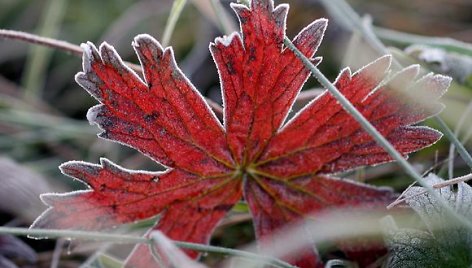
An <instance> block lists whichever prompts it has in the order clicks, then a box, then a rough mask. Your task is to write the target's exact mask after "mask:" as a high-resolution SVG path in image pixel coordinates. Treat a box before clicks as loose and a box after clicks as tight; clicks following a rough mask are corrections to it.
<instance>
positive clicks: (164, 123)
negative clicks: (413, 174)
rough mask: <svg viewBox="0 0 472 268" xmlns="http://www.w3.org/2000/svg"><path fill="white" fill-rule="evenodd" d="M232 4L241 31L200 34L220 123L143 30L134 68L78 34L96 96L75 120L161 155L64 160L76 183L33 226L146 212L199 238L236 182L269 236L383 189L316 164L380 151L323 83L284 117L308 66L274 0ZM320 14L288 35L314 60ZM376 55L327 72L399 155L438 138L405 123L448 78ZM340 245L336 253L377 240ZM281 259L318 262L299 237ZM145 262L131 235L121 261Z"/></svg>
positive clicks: (386, 194)
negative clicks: (130, 165) (143, 160)
mask: <svg viewBox="0 0 472 268" xmlns="http://www.w3.org/2000/svg"><path fill="white" fill-rule="evenodd" d="M232 7H233V9H234V10H235V11H236V13H237V14H238V17H239V19H240V22H241V29H242V34H241V35H240V34H237V33H235V34H232V35H231V36H229V37H223V38H217V39H216V40H215V43H214V44H211V46H210V50H211V52H212V55H213V57H214V59H215V62H216V64H217V67H218V71H219V74H220V79H221V85H222V91H223V92H222V93H223V94H222V95H223V101H224V115H225V116H224V124H223V125H224V127H223V126H222V125H221V124H220V122H219V121H218V120H217V119H216V117H215V115H214V114H213V113H212V112H211V110H210V109H209V107H208V105H207V104H206V103H205V101H204V99H203V98H202V96H201V95H200V94H199V93H198V91H197V90H196V89H195V88H194V87H193V85H192V84H191V83H190V81H189V80H188V79H187V78H186V77H185V76H184V75H183V74H182V72H181V71H180V69H179V68H178V67H177V65H176V63H175V61H174V57H173V53H172V50H171V49H170V48H166V49H163V48H162V47H161V46H160V44H159V43H158V42H157V41H155V40H154V39H153V38H152V37H150V36H148V35H139V36H137V37H136V38H135V41H134V42H133V46H134V48H135V50H136V53H137V54H138V56H139V59H140V61H141V65H142V67H143V72H144V73H143V74H144V81H143V80H141V79H140V78H139V76H138V75H137V74H135V73H134V72H133V71H131V70H130V69H128V68H127V67H126V66H125V65H124V64H123V62H122V61H121V59H120V57H119V56H118V54H117V53H116V52H115V50H114V49H113V48H112V47H111V46H109V45H107V44H106V43H104V44H102V45H101V46H100V49H99V50H97V49H96V48H95V46H94V45H93V44H91V43H88V44H86V45H83V48H84V60H83V62H84V64H83V69H84V71H83V72H81V73H79V74H78V75H77V76H76V80H77V82H78V83H79V84H80V85H81V86H82V87H84V88H85V89H86V90H87V91H88V92H89V93H90V94H91V95H92V96H94V97H95V98H96V99H97V100H98V101H99V102H100V104H99V105H97V106H95V107H93V108H91V109H90V111H89V113H88V115H87V117H88V119H89V121H90V122H91V123H96V124H97V125H99V126H100V128H101V129H103V132H102V133H101V134H100V136H101V137H103V138H106V139H110V140H113V141H117V142H120V143H123V144H125V145H128V146H131V147H133V148H135V149H137V150H139V151H140V152H142V153H144V154H146V155H147V156H149V157H150V158H152V159H153V160H155V161H156V162H158V163H160V164H162V165H165V166H166V167H168V169H167V171H165V172H146V171H130V170H126V169H124V168H121V167H118V166H116V165H115V164H112V163H111V162H109V161H108V160H105V159H102V160H101V164H100V165H94V164H89V163H84V162H68V163H65V164H63V165H62V166H61V170H62V171H63V173H64V174H66V175H69V176H71V177H73V178H77V179H79V180H81V181H82V182H84V183H85V184H86V185H87V186H88V187H89V189H88V190H85V191H77V192H72V193H67V194H47V195H43V196H42V198H43V201H44V202H45V203H46V204H48V205H49V206H50V208H49V209H48V210H47V211H46V212H45V213H43V215H42V216H41V217H39V218H38V219H37V221H36V222H35V223H34V224H33V225H32V227H33V228H35V227H39V228H70V229H84V230H92V229H106V228H111V227H113V226H116V225H118V224H123V223H129V222H134V221H136V220H141V219H145V218H150V217H152V216H154V215H157V214H160V215H161V217H160V219H159V221H158V222H157V223H156V226H155V227H154V228H152V229H158V230H161V231H162V232H163V233H164V234H166V235H167V236H168V237H170V238H171V239H175V240H182V241H189V242H197V243H208V242H209V239H210V236H211V233H212V231H213V229H214V228H215V227H216V226H217V224H218V222H219V221H220V220H221V219H222V218H223V217H224V215H225V214H226V212H227V211H228V210H230V209H231V207H232V206H233V205H234V204H235V203H236V202H237V201H239V200H240V199H241V197H242V196H243V194H244V197H245V199H246V201H247V202H248V204H249V207H250V210H251V213H252V215H253V218H254V226H255V230H256V235H257V237H258V238H264V239H263V240H264V241H269V242H265V243H264V245H261V246H271V245H270V235H271V234H272V233H273V232H274V231H276V230H278V229H279V228H281V227H282V226H284V225H286V224H288V223H293V222H296V221H298V220H300V219H303V218H304V217H305V215H307V214H310V215H315V216H316V215H317V214H319V213H321V212H323V211H324V210H326V209H330V208H334V207H352V208H354V207H364V208H365V207H367V208H378V207H382V206H385V204H386V203H388V202H390V201H391V200H392V199H393V198H394V197H395V194H394V193H393V192H392V191H391V190H389V189H385V188H375V187H372V186H369V185H365V184H361V183H356V182H351V181H348V180H341V179H339V178H335V177H333V176H328V174H331V173H336V172H342V171H346V170H349V169H353V168H358V167H360V166H364V165H376V164H380V163H384V162H387V161H391V160H392V158H391V157H390V156H389V155H388V154H387V153H386V152H384V150H383V149H382V148H381V147H379V146H378V145H377V144H376V143H375V142H374V141H373V139H372V138H371V137H370V136H369V135H368V134H367V133H366V132H365V131H364V130H363V129H362V128H361V127H360V125H359V124H358V123H357V122H356V121H355V120H354V119H353V118H352V117H351V116H350V115H349V114H348V113H347V112H345V111H344V109H343V108H342V107H341V106H340V105H339V104H338V103H337V101H336V100H335V99H334V98H333V97H332V96H331V95H330V94H329V93H327V92H325V93H323V94H322V95H321V96H319V97H318V98H316V99H315V100H313V101H312V102H311V103H309V104H308V105H307V106H306V107H305V108H304V109H303V110H302V111H300V112H299V113H298V114H297V115H296V116H295V117H294V118H293V119H292V120H290V122H287V123H284V121H285V119H286V117H287V114H288V112H289V110H290V109H291V106H292V104H293V102H294V101H295V98H296V96H297V94H298V92H299V91H300V89H301V87H302V85H303V84H304V82H305V80H306V79H307V78H308V76H309V71H308V70H307V69H306V68H305V67H304V66H303V64H302V63H301V61H300V60H299V59H298V58H297V57H296V56H295V55H294V54H293V52H292V51H290V50H289V49H287V48H285V47H284V46H283V40H284V37H285V32H284V29H285V20H286V14H287V10H288V6H287V5H279V6H278V7H276V8H274V6H273V1H272V0H253V1H252V5H251V7H250V8H248V7H245V6H243V5H239V4H232ZM326 23H327V21H326V20H324V19H320V20H317V21H315V22H313V23H312V24H310V25H309V26H307V27H306V28H305V29H303V30H302V31H301V33H300V34H299V35H298V36H297V37H296V38H295V39H294V41H293V42H294V44H295V45H296V46H297V47H298V48H299V49H300V50H301V51H302V52H303V53H304V54H305V55H306V56H307V57H309V58H311V59H312V60H313V62H315V63H317V62H319V60H318V59H317V58H313V56H314V53H315V51H316V49H317V48H318V46H319V44H320V42H321V39H322V36H323V33H324V30H325V28H326ZM389 65H390V57H382V58H380V59H378V60H377V61H375V62H373V63H371V64H369V65H368V66H366V67H365V68H363V69H361V70H360V71H358V72H357V73H355V74H351V72H350V70H349V69H346V70H344V71H342V72H341V74H340V75H339V77H338V79H337V80H336V82H335V85H336V87H337V88H338V89H339V90H340V91H341V92H342V93H343V94H344V95H345V96H346V97H347V98H348V99H349V100H350V101H351V102H352V103H353V104H354V106H355V107H356V108H357V109H358V110H359V111H360V112H362V114H363V115H364V116H365V117H366V118H367V119H369V120H370V121H371V122H372V124H373V125H374V126H375V127H376V128H377V129H378V130H379V131H380V132H381V133H382V134H383V135H385V137H386V138H387V139H388V140H389V141H390V142H391V143H392V144H393V145H394V146H395V148H396V149H397V150H398V151H399V152H401V153H402V154H403V155H405V156H406V155H407V154H408V153H410V152H413V151H417V150H419V149H421V148H424V147H426V146H429V145H431V144H433V143H434V142H436V141H437V140H438V139H439V138H440V136H441V135H440V133H438V132H437V131H435V130H432V129H430V128H427V127H419V126H412V124H416V123H418V122H420V121H422V120H424V119H425V118H428V117H430V116H432V115H434V114H436V113H438V112H439V111H440V110H441V109H442V105H441V104H440V103H438V101H437V100H438V99H439V97H440V96H441V95H442V94H443V92H444V91H445V90H446V88H447V87H448V85H449V78H446V77H443V76H439V75H427V76H425V77H423V78H420V79H417V80H415V79H416V76H417V74H418V67H416V66H412V67H409V68H406V69H404V70H403V71H401V72H400V73H399V74H397V75H396V76H395V77H394V78H393V79H391V80H389V81H388V82H386V83H382V80H383V79H384V77H385V76H386V73H387V71H388V69H389ZM379 85H381V86H379ZM410 95H413V96H415V95H418V96H420V97H418V96H416V97H412V98H410V97H409V96H410ZM424 104H427V105H426V106H425V105H424ZM151 231H152V230H149V232H148V234H149V233H150V232H151ZM307 235H309V234H307ZM340 248H342V249H345V250H346V251H347V253H348V255H349V253H350V256H366V254H365V252H366V250H368V251H370V252H379V251H378V248H372V247H371V248H368V249H365V248H349V247H346V246H345V245H343V244H340ZM186 252H187V254H188V255H189V256H191V257H197V256H198V253H197V252H194V251H189V250H187V251H186ZM290 261H291V262H293V263H295V264H297V265H299V266H300V267H315V266H322V263H321V260H320V258H319V256H318V253H317V251H316V249H310V248H307V249H305V250H304V251H303V253H302V254H301V255H300V256H298V257H294V258H292V259H290ZM359 261H361V263H364V262H365V259H364V260H359ZM153 262H154V259H153V257H152V256H151V254H150V251H149V250H148V248H147V246H144V245H141V246H138V247H136V249H135V250H134V251H133V254H132V255H131V256H130V257H129V258H128V260H127V265H128V266H129V267H149V266H151V265H152V264H153Z"/></svg>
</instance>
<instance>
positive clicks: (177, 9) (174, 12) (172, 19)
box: [161, 0, 187, 47]
mask: <svg viewBox="0 0 472 268" xmlns="http://www.w3.org/2000/svg"><path fill="white" fill-rule="evenodd" d="M186 3H187V0H174V4H173V5H172V8H171V10H170V14H169V17H168V18H167V23H166V28H165V29H164V35H163V37H162V41H161V44H162V46H163V47H167V46H168V45H169V42H170V38H171V36H172V33H173V32H174V29H175V25H176V24H177V21H178V20H179V17H180V14H181V13H182V10H183V9H184V7H185V4H186Z"/></svg>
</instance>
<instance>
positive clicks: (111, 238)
mask: <svg viewBox="0 0 472 268" xmlns="http://www.w3.org/2000/svg"><path fill="white" fill-rule="evenodd" d="M0 234H12V235H22V236H34V237H40V238H65V239H81V240H92V241H107V242H114V243H120V244H152V243H154V240H153V239H150V238H145V237H138V236H132V235H121V234H109V233H102V232H89V231H74V230H56V229H28V228H15V227H1V226H0ZM173 242H174V244H175V245H176V246H177V247H179V248H182V249H191V250H196V251H199V252H211V253H216V254H221V255H231V256H237V257H241V258H245V259H249V260H256V261H258V262H263V263H266V264H269V265H271V266H273V267H279V268H296V267H295V266H293V265H291V264H288V263H286V262H284V261H282V260H279V259H275V258H272V257H266V256H261V255H258V254H255V253H251V252H247V251H242V250H237V249H229V248H224V247H217V246H209V245H204V244H197V243H190V242H180V241H173Z"/></svg>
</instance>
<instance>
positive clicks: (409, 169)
mask: <svg viewBox="0 0 472 268" xmlns="http://www.w3.org/2000/svg"><path fill="white" fill-rule="evenodd" d="M284 44H285V45H286V46H287V47H288V48H289V49H290V50H292V51H293V52H294V53H295V55H296V56H297V57H298V58H299V59H300V60H301V61H302V62H303V64H304V65H305V66H306V67H307V68H308V69H309V70H310V71H311V72H312V73H313V75H314V76H315V77H316V78H317V79H318V81H319V82H320V83H321V85H322V86H324V87H325V88H326V89H327V90H328V91H329V92H330V93H331V94H332V95H333V96H334V97H335V98H336V100H337V101H338V102H339V103H340V104H341V105H342V107H343V108H344V109H345V110H346V111H347V112H348V113H349V114H351V115H352V117H354V118H355V120H356V121H357V122H358V123H359V124H360V125H361V126H362V128H363V129H364V130H365V131H366V132H367V133H369V135H370V136H371V137H372V138H374V140H375V141H376V142H377V143H378V144H379V145H380V146H382V148H384V150H385V151H387V152H388V153H389V154H390V155H391V156H392V158H393V159H395V160H397V161H398V163H399V164H400V165H401V166H402V167H403V169H404V170H405V171H406V173H407V174H408V175H410V176H411V177H412V178H414V179H415V180H416V181H417V182H418V183H419V184H420V185H421V186H423V187H424V188H425V189H426V190H427V191H428V192H429V193H430V194H431V196H433V197H434V198H436V199H437V200H438V202H439V204H440V205H441V206H443V207H444V209H445V210H446V212H447V213H448V214H450V216H452V217H453V218H455V219H457V220H458V221H459V222H461V223H462V224H464V225H465V226H467V227H468V228H469V229H470V230H472V222H469V221H468V220H467V219H465V218H464V217H463V216H461V215H459V214H457V213H456V212H455V211H454V210H453V209H452V208H451V207H450V206H449V205H448V204H447V202H446V201H445V200H444V199H443V198H441V196H439V194H438V193H437V192H436V191H434V189H433V187H432V186H431V185H429V184H427V183H426V182H425V181H424V180H423V178H422V177H421V175H420V174H418V173H417V172H416V170H415V169H414V168H413V166H412V165H410V163H408V161H406V159H405V158H404V157H403V156H402V155H401V154H400V153H399V152H398V151H397V150H396V149H395V148H394V147H393V145H392V144H391V143H390V142H389V141H388V140H387V139H386V138H385V137H384V136H383V135H382V134H380V132H379V131H378V130H377V129H376V128H375V127H374V126H373V125H372V124H371V123H370V122H369V121H368V120H367V119H366V118H365V117H364V116H363V115H362V114H361V113H360V112H359V111H358V110H357V109H356V108H355V107H354V105H352V103H351V102H350V101H349V100H348V99H347V98H346V97H345V96H344V95H343V94H342V93H341V92H339V90H338V89H337V88H336V87H335V86H334V85H333V84H332V83H331V82H330V81H329V80H328V78H326V76H324V74H323V73H321V71H320V70H318V68H317V67H316V66H315V65H313V64H312V63H311V61H310V60H309V59H308V58H307V57H305V55H303V53H301V52H300V50H298V49H297V48H296V47H295V45H294V44H293V43H292V42H291V41H290V40H289V39H288V38H287V37H285V39H284Z"/></svg>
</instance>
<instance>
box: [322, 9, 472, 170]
mask: <svg viewBox="0 0 472 268" xmlns="http://www.w3.org/2000/svg"><path fill="white" fill-rule="evenodd" d="M321 3H322V4H323V5H324V6H325V7H326V8H327V9H328V10H329V11H331V13H332V15H333V16H334V17H336V19H337V20H339V21H340V22H341V24H342V25H343V26H344V27H345V28H347V29H349V30H350V31H353V32H358V33H359V34H361V35H362V36H363V37H364V40H365V41H366V42H367V43H368V44H370V45H371V46H372V48H374V49H375V50H376V51H377V52H379V53H380V54H381V55H385V54H389V51H388V49H387V48H386V47H385V45H384V44H383V43H382V42H381V41H380V39H379V38H378V37H377V36H376V34H375V32H374V31H373V30H372V28H371V26H370V25H369V24H368V23H367V24H366V23H365V22H364V21H363V20H362V18H361V17H360V16H359V15H358V14H357V13H356V12H355V11H354V10H353V9H352V7H351V6H350V5H349V4H348V3H346V1H345V0H321ZM392 62H393V64H394V65H395V67H396V68H399V69H401V68H402V66H401V64H400V63H399V62H398V61H397V60H395V59H394V58H393V61H392ZM433 118H434V119H435V121H436V122H437V123H438V124H439V126H440V128H441V130H442V131H443V133H444V135H445V136H446V137H447V139H448V140H449V141H451V142H452V143H453V144H454V146H455V147H456V148H457V151H458V152H459V154H460V156H461V157H462V159H464V161H465V162H466V163H467V165H468V166H469V167H470V168H472V156H471V155H470V154H469V153H468V152H467V150H465V148H464V146H463V145H462V143H461V142H460V141H459V139H458V138H457V137H456V136H455V135H454V133H453V132H452V131H451V129H450V128H449V127H448V126H447V125H446V124H445V123H444V121H443V120H442V119H441V118H440V117H439V116H437V115H436V116H434V117H433Z"/></svg>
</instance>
